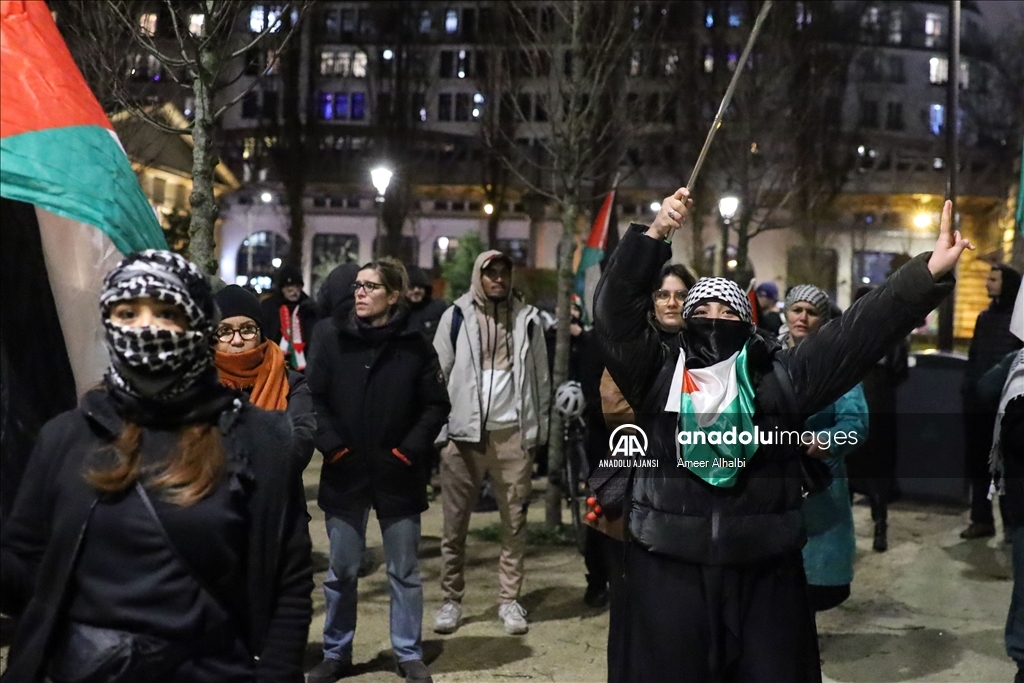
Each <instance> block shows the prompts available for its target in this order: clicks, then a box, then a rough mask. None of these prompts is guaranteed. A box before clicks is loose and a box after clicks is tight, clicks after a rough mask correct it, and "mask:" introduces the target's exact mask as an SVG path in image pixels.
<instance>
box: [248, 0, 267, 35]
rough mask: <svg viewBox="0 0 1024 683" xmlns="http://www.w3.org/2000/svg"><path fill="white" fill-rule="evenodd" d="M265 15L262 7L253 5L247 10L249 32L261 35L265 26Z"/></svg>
mask: <svg viewBox="0 0 1024 683" xmlns="http://www.w3.org/2000/svg"><path fill="white" fill-rule="evenodd" d="M266 20H267V13H266V10H265V9H264V8H263V5H253V7H252V9H250V10H249V30H250V31H252V32H253V33H262V32H263V29H264V28H265V26H266V23H265V22H266Z"/></svg>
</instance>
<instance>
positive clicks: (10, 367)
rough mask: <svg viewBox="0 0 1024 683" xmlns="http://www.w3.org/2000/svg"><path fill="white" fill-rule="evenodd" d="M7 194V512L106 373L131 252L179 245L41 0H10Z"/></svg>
mask: <svg viewBox="0 0 1024 683" xmlns="http://www.w3.org/2000/svg"><path fill="white" fill-rule="evenodd" d="M0 197H2V199H0V280H2V287H3V292H4V297H3V299H2V302H3V305H2V308H0V361H2V372H0V380H2V385H3V387H2V388H3V391H2V392H0V395H2V396H3V400H2V402H0V403H2V405H0V413H2V416H0V417H2V424H3V425H4V427H5V429H4V430H3V437H2V441H3V450H2V465H3V473H2V476H0V479H2V480H3V487H2V496H0V499H2V508H3V510H4V511H6V510H7V509H8V508H9V506H10V503H11V498H12V496H13V490H14V489H16V487H17V482H18V480H19V479H20V470H21V468H22V467H23V465H24V461H25V459H26V458H27V455H28V451H29V450H30V449H31V446H32V442H33V441H34V439H35V435H36V433H37V432H38V430H39V428H40V427H41V426H42V424H43V423H44V422H46V421H47V420H48V419H50V418H51V417H53V416H55V415H56V414H58V413H60V412H62V411H64V410H68V409H69V408H73V407H74V406H75V404H76V402H77V397H78V396H79V395H80V394H82V393H84V392H85V391H86V390H87V389H89V388H90V387H92V386H94V385H95V384H96V383H97V382H98V381H99V380H100V378H101V377H102V374H103V371H104V369H105V368H106V365H107V362H108V361H107V354H106V349H105V346H104V343H103V332H102V325H101V322H100V319H99V303H98V302H99V291H100V285H101V283H102V280H103V276H104V275H106V273H107V272H108V271H109V270H110V269H111V268H112V267H113V266H114V265H115V264H116V263H117V262H118V261H119V260H120V259H121V258H122V256H123V255H124V254H126V253H129V252H132V251H137V250H140V249H145V248H163V249H166V248H167V244H166V241H165V240H164V236H163V231H162V230H161V229H160V225H159V224H158V223H157V220H156V215H155V213H154V211H153V209H152V208H151V207H150V205H149V202H148V201H147V200H146V197H145V195H143V193H142V189H141V188H140V187H139V182H138V180H137V178H136V177H135V173H134V172H133V171H132V167H131V163H130V162H129V160H128V157H127V156H126V155H125V153H124V150H123V149H122V148H121V145H120V143H119V142H118V140H117V137H116V136H115V135H114V131H113V127H112V126H111V124H110V121H109V120H108V119H107V117H106V115H105V114H104V113H103V109H102V108H101V107H100V105H99V103H98V102H97V101H96V98H95V97H94V96H93V94H92V92H91V91H90V90H89V87H88V86H87V85H86V83H85V79H84V78H83V77H82V74H81V73H80V72H79V70H78V67H76V66H75V63H74V61H73V60H72V58H71V54H70V53H69V52H68V49H67V46H66V45H65V44H64V40H63V38H61V35H60V33H59V31H58V30H57V26H56V24H55V23H54V21H53V17H52V16H51V15H50V11H49V9H48V8H47V6H46V3H44V2H40V1H36V2H26V1H18V0H3V1H0ZM15 397H16V399H15Z"/></svg>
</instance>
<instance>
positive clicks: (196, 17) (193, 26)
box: [188, 14, 206, 36]
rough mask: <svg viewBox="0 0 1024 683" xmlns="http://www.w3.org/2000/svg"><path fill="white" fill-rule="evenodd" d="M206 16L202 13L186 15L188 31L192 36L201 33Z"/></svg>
mask: <svg viewBox="0 0 1024 683" xmlns="http://www.w3.org/2000/svg"><path fill="white" fill-rule="evenodd" d="M205 19H206V16H205V15H203V14H190V15H189V16H188V32H189V33H191V34H192V35H194V36H201V35H203V21H205Z"/></svg>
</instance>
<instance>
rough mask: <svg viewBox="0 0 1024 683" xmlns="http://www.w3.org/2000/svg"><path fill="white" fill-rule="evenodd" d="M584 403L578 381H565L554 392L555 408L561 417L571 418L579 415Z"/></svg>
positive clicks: (581, 388)
mask: <svg viewBox="0 0 1024 683" xmlns="http://www.w3.org/2000/svg"><path fill="white" fill-rule="evenodd" d="M586 405H587V402H586V401H585V400H584V399H583V387H582V386H581V385H580V383H579V382H565V383H563V384H562V385H561V386H559V387H558V390H557V391H556V392H555V410H557V411H558V414H559V415H561V416H562V417H563V418H566V419H569V420H573V419H575V418H577V417H579V416H581V415H582V414H583V408H584V407H586Z"/></svg>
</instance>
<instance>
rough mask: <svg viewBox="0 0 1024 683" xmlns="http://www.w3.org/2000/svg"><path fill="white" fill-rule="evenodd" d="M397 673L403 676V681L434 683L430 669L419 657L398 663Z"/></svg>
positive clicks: (406, 682) (409, 682) (407, 682)
mask: <svg viewBox="0 0 1024 683" xmlns="http://www.w3.org/2000/svg"><path fill="white" fill-rule="evenodd" d="M398 675H399V676H405V683H434V679H433V678H431V677H430V669H428V668H427V665H426V664H424V663H423V662H422V661H420V660H419V659H410V660H409V661H407V662H399V663H398Z"/></svg>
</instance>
